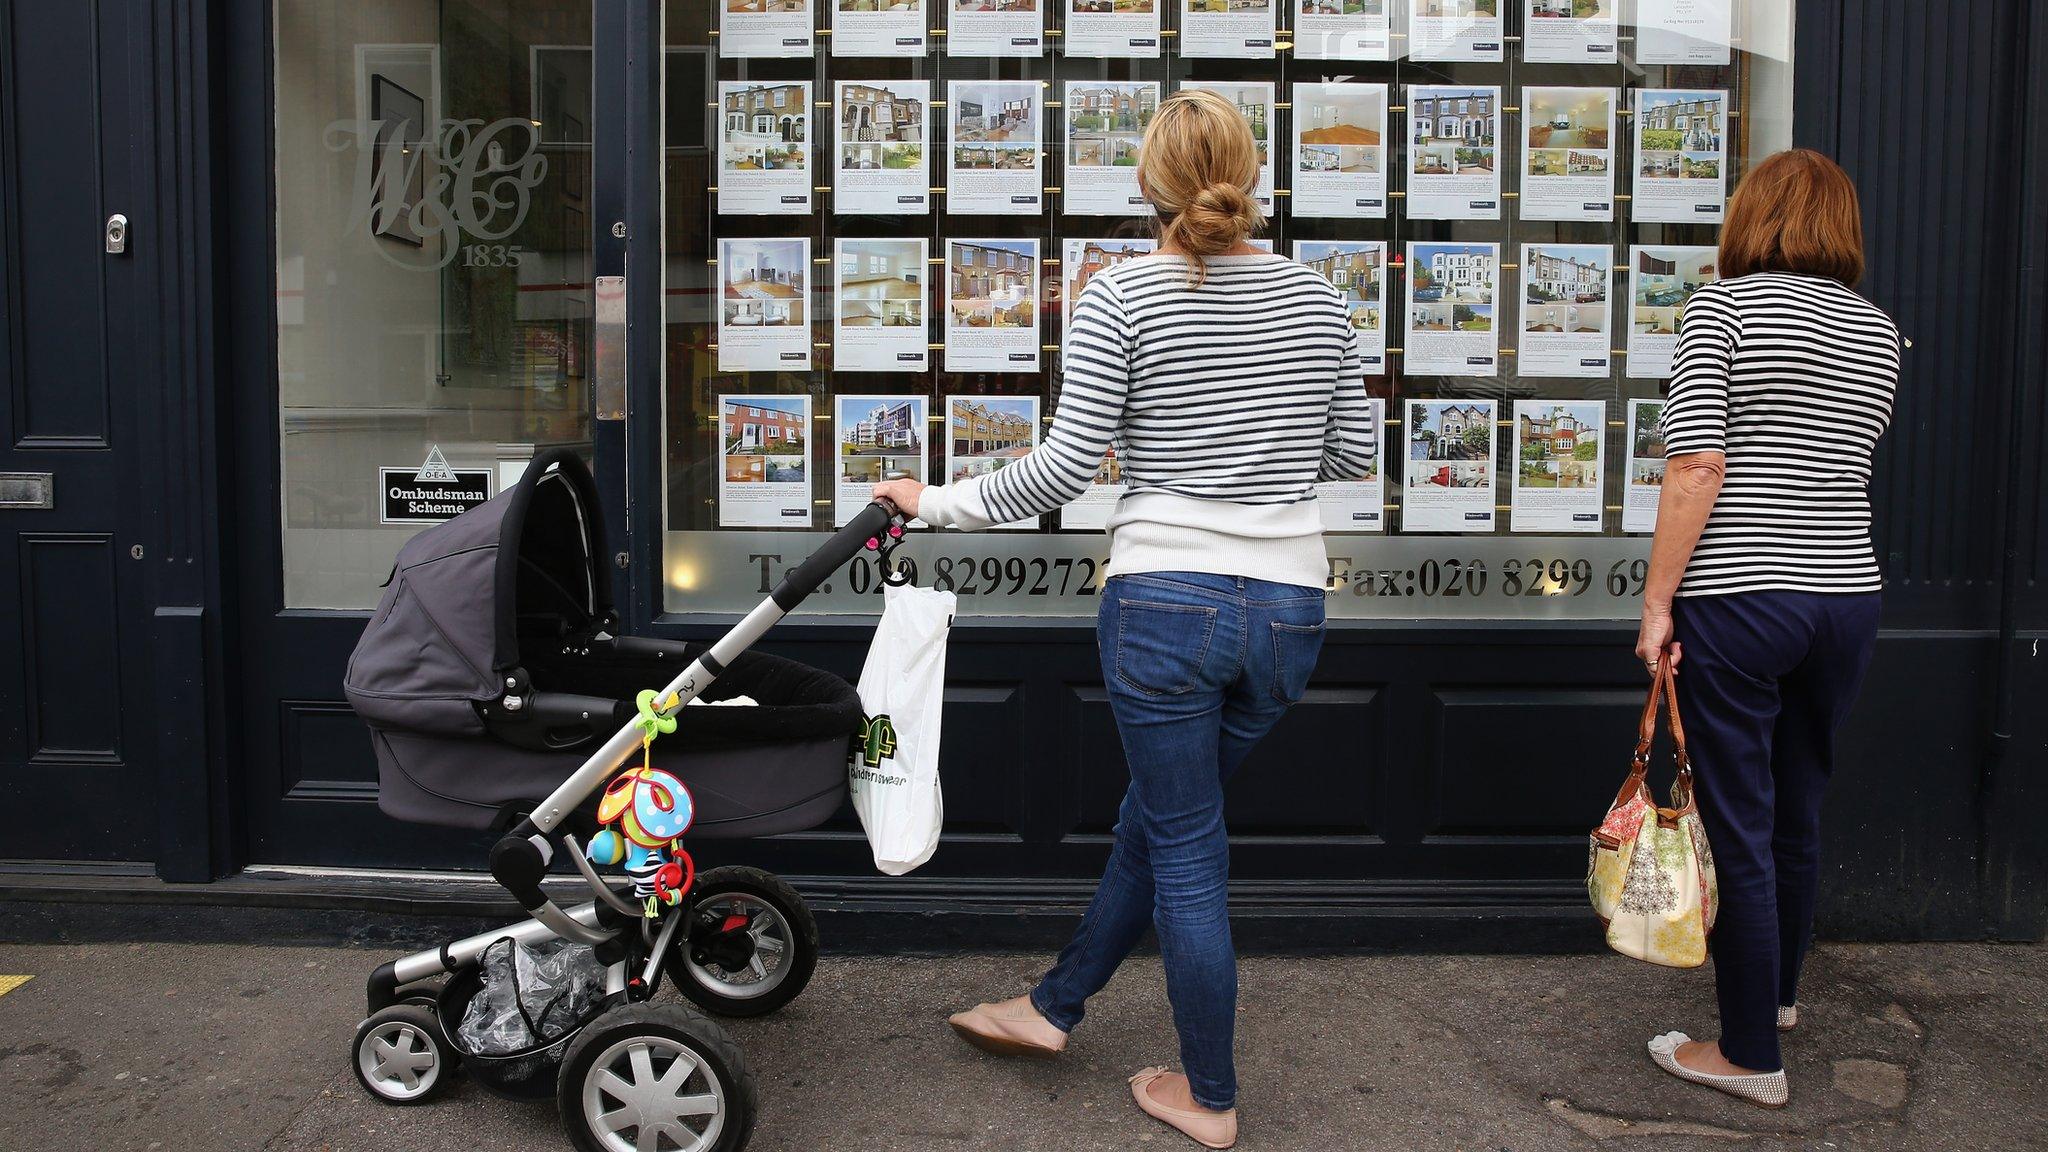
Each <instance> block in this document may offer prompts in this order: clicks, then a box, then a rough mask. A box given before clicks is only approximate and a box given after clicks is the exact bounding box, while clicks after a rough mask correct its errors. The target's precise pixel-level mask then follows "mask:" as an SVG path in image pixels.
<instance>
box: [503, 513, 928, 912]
mask: <svg viewBox="0 0 2048 1152" xmlns="http://www.w3.org/2000/svg"><path fill="white" fill-rule="evenodd" d="M902 535H903V516H902V513H901V512H899V511H898V510H897V508H896V506H895V505H893V504H891V503H889V502H888V501H886V500H876V501H874V502H873V503H871V504H869V505H868V506H867V507H866V508H863V509H861V510H860V512H859V513H857V514H856V515H855V516H854V518H853V519H852V520H851V521H849V522H848V523H847V525H846V527H844V528H841V529H840V530H839V531H837V532H834V533H833V534H832V537H831V539H829V540H827V541H825V544H824V546H823V547H821V548H819V549H818V550H817V551H816V552H813V553H812V554H811V556H810V558H809V559H807V560H805V561H804V562H803V563H801V564H798V565H797V566H796V567H794V568H792V569H790V570H789V571H788V572H787V573H786V574H784V576H783V577H782V580H781V582H780V583H778V584H777V585H776V586H775V590H774V591H773V592H771V593H769V597H768V599H767V600H766V601H764V602H763V603H761V604H758V605H755V607H754V610H753V611H751V612H749V613H747V615H746V617H745V618H744V619H742V620H741V621H740V622H739V623H738V624H735V625H734V626H733V627H732V629H731V631H729V632H727V633H726V634H725V635H724V636H722V637H720V638H719V639H718V640H717V641H716V642H715V643H713V644H712V645H711V646H710V647H709V648H708V649H706V650H705V651H703V652H702V653H700V654H699V655H698V656H697V658H696V659H695V660H692V661H691V662H690V664H689V666H688V667H687V668H684V669H683V670H682V671H681V672H678V673H677V674H676V677H675V679H673V680H670V681H669V682H668V685H667V687H665V688H663V689H661V690H660V691H659V692H657V693H656V694H655V699H656V700H659V701H662V702H663V703H662V704H661V709H662V711H663V712H674V711H676V710H678V709H680V708H682V707H683V705H685V704H687V703H689V702H690V701H691V700H694V699H696V698H697V696H698V695H699V694H700V693H702V692H703V691H704V689H705V688H707V687H709V686H710V684H711V682H712V681H713V680H716V679H717V678H718V677H719V676H721V675H723V674H724V673H725V669H726V666H727V665H728V664H729V663H731V662H732V661H733V660H736V659H738V658H739V656H740V654H741V653H743V652H745V651H746V650H747V649H748V648H749V647H751V646H752V645H753V643H754V642H755V641H756V640H759V639H760V638H761V636H762V634H763V633H765V632H767V631H768V629H769V628H771V627H773V626H774V625H775V622H776V621H777V620H780V619H781V618H782V616H783V614H784V613H786V612H788V611H789V610H790V609H792V608H794V607H796V606H797V605H798V604H801V603H802V602H803V600H804V598H805V597H807V596H809V595H810V594H811V593H813V592H815V591H817V590H818V586H819V585H820V584H823V583H824V582H825V579H826V577H828V576H830V575H831V574H832V573H833V572H834V571H836V570H837V569H838V568H839V567H840V566H841V565H843V564H845V563H846V562H847V561H849V560H852V559H853V558H854V557H855V556H858V555H859V554H860V553H861V551H862V550H863V549H865V548H866V547H867V546H868V542H869V541H870V540H875V541H878V542H879V543H878V545H877V547H878V551H879V552H880V553H881V554H882V556H883V559H884V563H885V564H886V562H887V551H888V549H889V547H891V546H893V545H894V543H895V542H896V541H898V540H900V539H901V538H902ZM640 741H641V732H640V728H639V726H638V725H637V724H626V725H625V726H623V727H621V728H620V729H619V730H618V731H617V732H614V733H613V734H612V736H611V738H610V739H609V740H606V741H605V743H604V746H603V747H601V748H599V749H598V750H597V751H595V752H593V753H591V754H590V758H589V759H587V760H585V761H584V762H583V765H582V766H581V767H579V768H577V769H576V771H575V772H574V773H572V774H570V776H569V778H568V779H566V780H564V781H562V783H561V784H560V785H559V786H558V787H556V789H555V790H554V792H553V793H552V794H550V795H549V796H548V797H547V799H545V800H543V801H541V803H540V804H539V806H538V807H536V808H535V809H534V811H533V813H532V814H531V815H529V816H527V817H525V818H524V819H522V820H520V821H519V823H518V824H517V825H516V826H514V827H513V828H512V829H511V830H510V831H509V832H507V833H506V834H505V835H504V836H503V837H502V838H501V839H499V841H498V842H497V844H496V845H494V846H493V847H492V848H491V875H492V877H494V878H495V879H496V880H497V881H498V883H499V884H502V885H504V887H505V890H506V891H508V892H510V893H511V894H512V896H513V898H514V899H516V900H518V901H519V906H520V907H521V908H524V909H526V911H527V913H528V914H529V915H531V916H532V917H533V918H534V919H536V920H539V921H540V922H542V923H543V924H546V925H547V926H548V927H549V928H550V929H552V930H553V931H554V932H555V933H556V934H557V935H561V936H566V937H568V938H569V939H572V940H583V941H585V942H586V943H588V942H590V940H589V938H590V937H591V936H593V935H602V934H601V933H596V932H593V931H592V930H591V929H589V928H588V927H586V926H584V925H582V924H580V923H577V922H576V921H574V920H572V919H571V918H570V917H569V916H568V914H567V913H565V912H563V911H562V910H561V909H560V908H558V907H556V906H555V904H554V902H553V901H551V900H549V899H548V898H547V895H546V894H545V893H544V892H542V891H541V881H542V880H543V879H544V878H545V877H546V876H547V871H548V864H549V862H550V861H551V860H553V858H554V854H555V851H556V849H557V848H558V847H566V845H563V844H562V843H561V841H560V840H559V838H558V832H557V829H559V828H560V827H561V824H562V822H563V821H564V820H565V819H567V818H568V815H569V813H570V812H572V811H574V810H575V808H576V806H577V805H578V804H581V803H582V802H583V801H584V799H585V798H586V797H588V796H589V795H590V794H591V793H592V792H595V791H596V790H597V789H598V788H601V787H603V786H604V783H605V781H607V780H610V779H611V778H612V776H613V775H614V774H615V773H617V772H618V771H619V769H621V768H623V767H625V765H626V762H627V760H628V759H629V758H630V757H631V756H632V755H633V753H634V752H635V751H636V750H637V749H639V747H640ZM570 850H571V851H573V849H570Z"/></svg>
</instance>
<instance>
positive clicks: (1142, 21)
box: [1060, 0, 1165, 60]
mask: <svg viewBox="0 0 2048 1152" xmlns="http://www.w3.org/2000/svg"><path fill="white" fill-rule="evenodd" d="M1164 2H1165V0H1066V5H1067V22H1066V29H1065V34H1064V35H1063V36H1061V37H1060V51H1062V52H1063V53H1065V54H1066V55H1068V56H1074V57H1124V58H1127V59H1133V60H1156V59H1158V58H1159V5H1160V4H1162V3H1164Z"/></svg>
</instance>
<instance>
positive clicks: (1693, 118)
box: [1629, 88, 1728, 224]
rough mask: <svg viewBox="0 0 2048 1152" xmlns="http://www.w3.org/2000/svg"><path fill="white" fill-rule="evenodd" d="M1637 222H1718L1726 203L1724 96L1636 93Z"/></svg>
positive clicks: (1692, 92)
mask: <svg viewBox="0 0 2048 1152" xmlns="http://www.w3.org/2000/svg"><path fill="white" fill-rule="evenodd" d="M1635 121H1636V129H1635V132H1636V149H1635V151H1636V179H1635V202H1634V203H1633V204H1631V205H1630V206H1629V214H1630V215H1631V216H1632V217H1634V218H1635V220H1636V221H1637V222H1638V223H1664V224H1719V223H1720V222H1721V217H1722V215H1723V213H1724V212H1725V211H1726V208H1727V203H1728V183H1727V181H1728V132H1727V127H1728V93H1727V92H1726V91H1725V90H1722V89H1672V88H1644V89H1641V90H1639V91H1637V93H1636V115H1635Z"/></svg>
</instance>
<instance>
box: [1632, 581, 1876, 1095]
mask: <svg viewBox="0 0 2048 1152" xmlns="http://www.w3.org/2000/svg"><path fill="white" fill-rule="evenodd" d="M1877 610H1878V594H1877V593H1875V592H1869V593H1853V594H1836V595H1827V594H1820V593H1811V592H1738V593H1733V594H1730V595H1726V596H1681V597H1679V598H1678V600H1677V601H1676V602H1675V604H1674V605H1673V607H1672V623H1673V625H1674V630H1675V633H1676V636H1675V638H1676V639H1677V640H1678V642H1679V644H1680V645H1682V646H1683V647H1682V656H1681V659H1680V662H1679V665H1678V711H1679V715H1680V717H1681V718H1683V719H1684V721H1685V736H1686V743H1687V746H1688V748H1689V749H1690V751H1691V753H1692V763H1693V774H1694V777H1695V780H1696V782H1697V783H1696V789H1697V792H1698V795H1699V803H1700V818H1701V820H1702V821H1704V822H1705V824H1706V829H1707V840H1708V843H1709V844H1711V845H1712V847H1713V852H1714V865H1715V869H1716V871H1717V872H1718V874H1719V876H1720V883H1721V911H1720V915H1719V918H1718V919H1717V920H1716V922H1715V925H1714V934H1713V937H1712V943H1711V950H1712V953H1713V957H1714V982H1715V989H1716V991H1717V993H1718V994H1719V998H1720V1004H1721V1054H1722V1055H1724V1056H1726V1057H1727V1058H1728V1059H1729V1060H1730V1061H1731V1062H1733V1063H1735V1064H1737V1065H1739V1066H1740V1067H1743V1068H1749V1069H1753V1070H1755V1071H1758V1072H1775V1071H1777V1070H1778V1069H1780V1068H1782V1067H1784V1063H1783V1062H1782V1060H1781V1059H1780V1057H1779V1055H1778V1028H1777V1009H1778V1006H1779V1005H1791V1004H1794V1003H1796V1002H1797V995H1798V990H1799V967H1800V965H1801V964H1802V963H1803V962H1804V961H1805V959H1806V949H1807V945H1808V944H1809V943H1810V942H1811V940H1812V938H1813V900H1814V888H1815V884H1816V878H1817V875H1818V872H1819V869H1820V805H1821V793H1822V791H1823V790H1824V789H1825V788H1826V786H1827V780H1828V774H1829V772H1830V771H1832V769H1833V767H1834V751H1835V731H1836V729H1838V728H1839V727H1841V723H1842V718H1843V717H1844V716H1846V715H1848V712H1849V706H1850V705H1851V704H1852V703H1854V702H1855V699H1856V692H1857V689H1858V688H1859V687H1861V685H1862V683H1863V673H1864V671H1865V669H1867V668H1868V667H1869V666H1870V654H1871V650H1872V648H1874V647H1875V646H1876V643H1877Z"/></svg>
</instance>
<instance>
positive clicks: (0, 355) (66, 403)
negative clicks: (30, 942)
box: [0, 0, 162, 861]
mask: <svg viewBox="0 0 2048 1152" xmlns="http://www.w3.org/2000/svg"><path fill="white" fill-rule="evenodd" d="M149 36H150V24H149V8H148V6H146V5H137V4H125V3H64V4H50V3H38V2H32V0H0V381H4V387H0V473H5V474H6V475H5V477H4V479H0V811H5V812H6V813H8V823H7V830H6V832H5V833H0V857H13V858H35V857H61V858H67V859H98V860H138V861H140V860H150V859H153V858H154V856H155V854H156V840H157V836H156V833H157V819H156V788H155V776H156V769H157V765H156V763H155V759H156V758H155V756H154V755H153V751H152V739H153V737H152V732H153V728H152V725H151V720H150V717H151V696H152V693H151V690H150V685H149V684H148V683H147V682H146V680H145V678H144V676H143V675H142V673H143V670H144V669H145V667H146V659H145V657H146V651H145V648H144V645H145V637H146V636H147V634H148V623H149V621H148V619H147V613H148V608H147V604H148V598H147V592H148V586H149V582H150V580H151V578H152V577H151V571H150V565H151V561H152V559H154V557H152V556H151V555H150V554H149V549H148V548H147V547H146V545H145V538H146V537H145V533H144V532H143V531H141V529H142V528H143V527H144V525H143V524H142V523H141V521H142V520H143V519H144V517H143V515H142V514H141V513H140V512H139V511H138V504H137V501H136V499H135V498H134V493H135V492H136V490H137V489H136V476H137V473H138V467H137V461H138V458H139V456H140V452H141V449H142V446H143V445H144V444H145V442H146V441H147V439H148V438H150V437H153V436H157V435H160V434H162V430H161V429H160V428H157V427H153V426H151V424H150V423H149V422H147V421H145V420H143V419H142V418H141V417H140V415H139V413H140V412H141V411H144V410H146V407H147V404H146V401H145V400H144V397H146V396H147V395H148V394H149V393H150V392H151V391H152V387H153V384H154V380H153V377H152V375H151V364H150V360H149V356H148V352H147V348H148V347H149V345H150V343H151V341H152V338H153V336H154V334H155V329H154V312H153V309H154V307H155V304H154V301H153V300H150V299H138V288H139V287H140V286H141V285H142V284H143V283H144V281H143V278H142V273H141V272H140V271H138V269H139V268H143V267H146V264H145V260H144V256H145V253H146V251H147V245H149V244H150V243H151V241H152V235H151V225H152V219H151V215H150V210H151V208H152V207H153V206H152V205H151V204H149V203H145V202H144V201H146V200H147V199H148V197H146V196H144V195H139V194H138V192H139V191H140V190H141V189H145V188H147V187H148V184H147V183H146V181H147V179H148V176H149V154H148V143H147V142H148V139H149V138H148V135H147V131H146V129H147V127H148V122H147V119H146V117H143V116H141V115H139V112H140V109H141V107H142V106H143V105H144V103H145V102H146V96H147V93H146V92H142V91H140V90H138V89H137V88H135V87H134V85H136V84H137V83H138V82H141V81H146V78H147V77H148V76H149V66H148V65H149V59H150V53H149V50H148V46H149V39H148V38H149ZM117 214H118V215H120V216H124V217H126V218H127V220H128V224H127V226H126V227H125V228H123V229H121V230H120V231H121V235H120V237H119V240H120V241H121V242H120V243H115V244H110V243H109V235H108V229H109V219H110V218H111V217H114V216H116V215H117ZM109 248H125V250H124V251H121V252H110V251H109V250H108V249H109Z"/></svg>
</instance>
